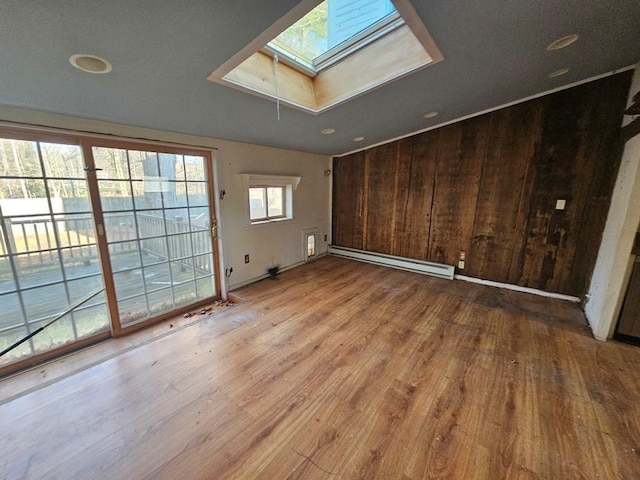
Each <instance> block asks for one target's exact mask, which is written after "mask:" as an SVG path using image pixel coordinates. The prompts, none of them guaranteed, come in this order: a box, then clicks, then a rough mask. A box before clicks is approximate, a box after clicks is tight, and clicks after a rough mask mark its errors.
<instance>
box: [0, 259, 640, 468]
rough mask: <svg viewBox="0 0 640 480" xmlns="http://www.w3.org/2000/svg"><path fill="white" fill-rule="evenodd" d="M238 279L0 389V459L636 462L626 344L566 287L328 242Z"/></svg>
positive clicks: (152, 463)
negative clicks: (513, 288)
mask: <svg viewBox="0 0 640 480" xmlns="http://www.w3.org/2000/svg"><path fill="white" fill-rule="evenodd" d="M235 293H237V294H238V295H239V296H240V297H241V298H242V299H243V300H242V302H241V303H240V304H238V305H236V306H234V307H229V308H226V309H222V310H219V311H217V312H216V314H215V315H212V316H206V317H201V320H200V321H197V322H194V323H192V324H190V325H183V326H182V327H181V328H174V329H172V330H171V333H170V334H167V335H161V336H157V337H154V338H152V339H150V340H149V341H146V342H142V341H141V342H138V343H137V344H136V345H134V346H133V347H131V348H128V349H125V350H123V351H122V352H121V353H120V354H117V355H115V356H111V357H108V358H106V359H105V360H104V361H102V362H99V363H97V364H93V365H91V363H89V364H88V365H87V368H86V369H76V370H75V371H74V372H73V373H72V374H69V375H67V376H61V377H59V378H58V379H57V380H56V381H55V382H53V383H46V382H45V383H43V384H42V385H41V386H37V385H33V386H31V387H30V388H29V390H28V391H27V392H26V393H25V394H24V395H21V396H19V397H17V398H11V395H5V398H7V400H6V401H4V403H2V404H1V405H0V432H2V434H1V435H0V452H1V453H0V455H1V458H2V461H1V462H0V478H7V479H19V478H38V479H39V478H47V479H49V478H57V479H63V478H78V479H88V478H99V479H152V478H153V479H156V478H159V479H176V478H181V479H183V478H184V479H253V478H260V479H268V480H279V479H338V478H340V479H403V480H413V479H423V478H425V479H426V478H429V479H436V478H442V479H502V478H522V479H569V478H584V479H598V478H600V479H636V478H640V375H639V374H638V372H640V368H639V367H640V349H639V348H636V347H632V346H629V345H624V344H619V343H615V342H612V341H610V342H606V343H602V342H598V341H596V340H594V339H593V338H592V337H591V334H590V332H589V330H588V328H587V327H586V323H585V321H584V319H583V317H582V314H581V313H580V310H579V308H578V306H577V305H574V304H571V303H567V302H562V301H558V300H553V299H546V298H539V297H534V296H531V295H528V294H521V293H516V292H510V291H503V290H498V289H496V288H492V287H485V286H481V285H475V284H469V283H463V282H459V281H447V280H440V279H436V278H431V277H426V276H420V275H416V274H411V273H406V272H401V271H397V270H391V269H386V268H383V267H377V266H373V265H366V264H361V263H356V262H352V261H349V260H345V259H339V258H335V257H325V258H322V259H320V260H317V261H315V262H312V263H310V264H307V265H305V266H303V267H300V268H297V269H294V270H291V271H288V272H285V273H283V274H282V275H281V276H280V278H279V279H278V280H277V281H271V280H264V281H262V282H259V283H257V284H254V285H250V286H249V287H245V288H244V289H242V290H239V291H237V292H235ZM165 328H168V327H166V326H165ZM80 355H89V356H90V355H91V353H90V350H88V351H86V352H82V354H80ZM41 368H44V369H46V368H47V367H46V366H45V367H41ZM12 384H16V385H19V384H20V377H13V378H9V379H6V380H4V381H3V382H0V386H1V387H2V389H3V390H4V391H5V392H7V391H10V390H11V385H12Z"/></svg>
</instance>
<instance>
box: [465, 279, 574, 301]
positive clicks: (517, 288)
mask: <svg viewBox="0 0 640 480" xmlns="http://www.w3.org/2000/svg"><path fill="white" fill-rule="evenodd" d="M453 278H454V279H455V280H463V281H465V282H471V283H479V284H481V285H487V286H490V287H498V288H504V289H505V290H515V291H516V292H523V293H531V294H533V295H539V296H541V297H549V298H557V299H559V300H566V301H568V302H574V303H580V299H579V298H578V297H573V296H571V295H563V294H562V293H551V292H545V291H544V290H538V289H537V288H529V287H521V286H519V285H513V284H511V283H502V282H494V281H492V280H482V279H481V278H475V277H467V276H466V275H457V274H456V275H454V277H453Z"/></svg>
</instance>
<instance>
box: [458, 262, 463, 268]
mask: <svg viewBox="0 0 640 480" xmlns="http://www.w3.org/2000/svg"><path fill="white" fill-rule="evenodd" d="M458 268H459V269H460V270H464V260H460V261H459V262H458Z"/></svg>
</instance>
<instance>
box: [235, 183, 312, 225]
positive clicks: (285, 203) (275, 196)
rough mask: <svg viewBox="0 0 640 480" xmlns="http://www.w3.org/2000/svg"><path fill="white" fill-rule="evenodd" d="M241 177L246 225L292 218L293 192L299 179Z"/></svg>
mask: <svg viewBox="0 0 640 480" xmlns="http://www.w3.org/2000/svg"><path fill="white" fill-rule="evenodd" d="M241 177H242V180H243V184H244V188H245V198H246V206H247V208H246V212H247V224H248V225H257V224H263V223H270V222H278V221H282V220H290V219H292V218H293V191H294V190H295V189H296V187H297V186H298V183H299V182H300V177H288V176H281V175H256V174H248V173H245V174H242V175H241Z"/></svg>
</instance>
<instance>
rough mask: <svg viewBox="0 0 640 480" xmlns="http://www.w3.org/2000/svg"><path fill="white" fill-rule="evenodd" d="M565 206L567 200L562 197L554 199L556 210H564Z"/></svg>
mask: <svg viewBox="0 0 640 480" xmlns="http://www.w3.org/2000/svg"><path fill="white" fill-rule="evenodd" d="M566 206H567V201H566V200H564V199H559V200H556V210H564V209H565V207H566Z"/></svg>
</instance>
